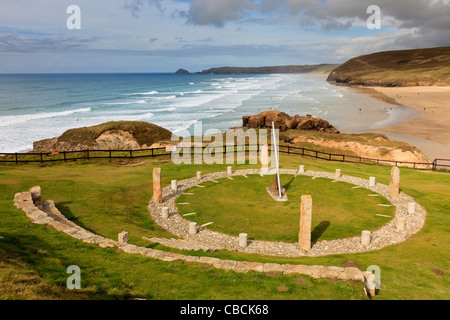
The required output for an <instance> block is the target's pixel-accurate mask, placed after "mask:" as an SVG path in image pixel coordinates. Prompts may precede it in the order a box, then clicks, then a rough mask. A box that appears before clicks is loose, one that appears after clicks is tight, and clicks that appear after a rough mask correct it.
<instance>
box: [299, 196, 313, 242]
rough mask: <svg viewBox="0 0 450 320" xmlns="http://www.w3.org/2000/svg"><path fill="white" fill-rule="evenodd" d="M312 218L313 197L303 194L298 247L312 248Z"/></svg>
mask: <svg viewBox="0 0 450 320" xmlns="http://www.w3.org/2000/svg"><path fill="white" fill-rule="evenodd" d="M311 219H312V198H311V196H310V195H304V196H302V203H301V207H300V232H299V234H298V248H299V249H300V250H306V251H309V250H310V249H311Z"/></svg>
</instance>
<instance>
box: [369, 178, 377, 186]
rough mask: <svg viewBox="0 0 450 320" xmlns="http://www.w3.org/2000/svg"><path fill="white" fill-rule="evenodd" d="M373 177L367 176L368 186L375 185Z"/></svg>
mask: <svg viewBox="0 0 450 320" xmlns="http://www.w3.org/2000/svg"><path fill="white" fill-rule="evenodd" d="M375 184H376V182H375V177H370V178H369V187H375Z"/></svg>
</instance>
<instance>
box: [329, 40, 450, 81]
mask: <svg viewBox="0 0 450 320" xmlns="http://www.w3.org/2000/svg"><path fill="white" fill-rule="evenodd" d="M327 81H329V82H332V83H336V84H346V85H362V86H381V87H411V86H448V85H450V47H440V48H429V49H414V50H399V51H385V52H377V53H373V54H369V55H364V56H359V57H356V58H353V59H350V60H348V61H347V62H345V63H343V64H342V65H340V66H339V67H337V68H336V69H334V70H333V71H332V72H331V73H330V74H329V75H328V78H327Z"/></svg>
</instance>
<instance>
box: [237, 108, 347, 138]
mask: <svg viewBox="0 0 450 320" xmlns="http://www.w3.org/2000/svg"><path fill="white" fill-rule="evenodd" d="M272 122H274V124H275V129H279V130H280V132H285V131H286V130H289V129H297V130H313V131H321V132H328V133H339V131H338V130H337V129H336V128H335V127H333V126H332V125H331V124H330V123H329V122H328V121H325V120H323V119H320V118H313V117H312V116H311V115H307V116H306V117H302V116H299V115H298V114H297V115H295V116H293V117H291V116H290V115H288V114H287V113H284V112H281V111H265V112H261V113H260V114H257V115H253V116H243V117H242V126H243V127H246V128H255V129H258V128H272Z"/></svg>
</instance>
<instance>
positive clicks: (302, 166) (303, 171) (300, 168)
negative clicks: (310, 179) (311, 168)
mask: <svg viewBox="0 0 450 320" xmlns="http://www.w3.org/2000/svg"><path fill="white" fill-rule="evenodd" d="M298 172H299V173H305V166H304V165H303V164H302V165H300V167H299V168H298Z"/></svg>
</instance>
